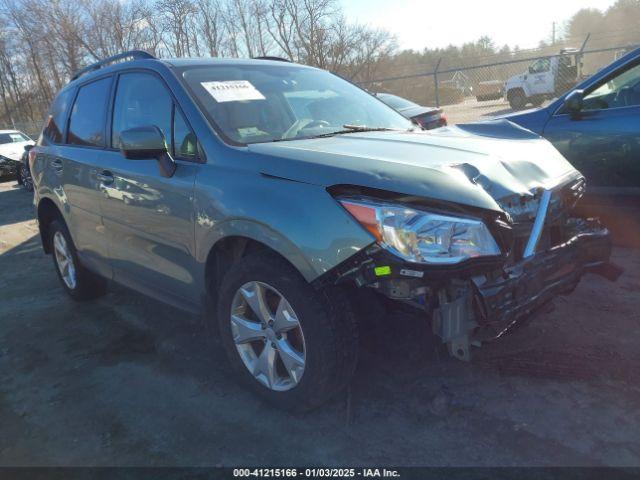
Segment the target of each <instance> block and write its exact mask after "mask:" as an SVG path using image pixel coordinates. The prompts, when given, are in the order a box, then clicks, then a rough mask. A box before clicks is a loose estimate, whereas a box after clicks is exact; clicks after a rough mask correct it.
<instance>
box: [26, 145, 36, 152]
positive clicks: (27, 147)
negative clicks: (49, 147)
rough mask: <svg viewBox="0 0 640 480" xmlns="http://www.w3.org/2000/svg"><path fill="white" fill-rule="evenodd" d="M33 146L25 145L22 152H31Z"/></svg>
mask: <svg viewBox="0 0 640 480" xmlns="http://www.w3.org/2000/svg"><path fill="white" fill-rule="evenodd" d="M34 146H35V145H25V146H24V151H25V152H28V151H29V150H31V149H32V148H33V147H34Z"/></svg>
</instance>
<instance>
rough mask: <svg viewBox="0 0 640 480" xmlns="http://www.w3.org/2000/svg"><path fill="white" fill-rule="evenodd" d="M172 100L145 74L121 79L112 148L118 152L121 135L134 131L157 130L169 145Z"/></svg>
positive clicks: (124, 75) (114, 117) (129, 75)
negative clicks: (135, 129)
mask: <svg viewBox="0 0 640 480" xmlns="http://www.w3.org/2000/svg"><path fill="white" fill-rule="evenodd" d="M172 108H173V100H172V98H171V95H169V92H167V89H166V88H165V86H164V84H163V83H162V81H161V80H160V79H158V77H156V76H155V75H151V74H148V73H125V74H123V75H121V76H120V80H119V81H118V89H117V90H116V100H115V105H114V108H113V131H112V135H111V146H112V147H113V148H120V132H122V131H124V130H128V129H130V128H135V127H148V126H150V125H155V126H157V127H158V128H159V129H160V131H161V132H162V133H163V134H164V138H165V141H166V143H167V145H170V144H171V109H172Z"/></svg>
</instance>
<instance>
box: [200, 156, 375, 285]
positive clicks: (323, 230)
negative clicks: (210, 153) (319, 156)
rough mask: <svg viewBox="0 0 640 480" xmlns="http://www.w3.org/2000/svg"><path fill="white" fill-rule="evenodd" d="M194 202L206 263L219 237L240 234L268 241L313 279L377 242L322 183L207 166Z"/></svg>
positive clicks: (201, 176)
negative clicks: (317, 183) (310, 182)
mask: <svg viewBox="0 0 640 480" xmlns="http://www.w3.org/2000/svg"><path fill="white" fill-rule="evenodd" d="M194 202H195V215H196V219H195V220H196V221H195V229H196V232H195V233H196V236H195V238H196V257H197V261H198V263H200V264H201V265H204V264H205V263H206V259H207V257H208V255H209V252H210V251H211V248H212V247H213V246H214V245H215V244H216V243H217V242H218V241H220V240H222V239H223V238H226V237H229V236H241V237H246V238H249V239H252V240H255V241H258V242H260V243H263V244H265V245H267V246H269V247H270V248H272V249H273V250H274V251H276V252H278V253H279V254H280V255H282V256H283V257H284V258H286V259H287V260H288V261H289V262H290V263H292V264H293V265H294V266H295V267H296V268H297V269H298V271H299V272H300V273H301V274H302V275H303V276H304V278H305V279H306V280H307V281H309V282H311V281H313V280H314V279H316V278H317V277H318V276H320V275H322V274H323V273H325V272H327V271H329V270H330V269H332V268H333V267H335V266H336V265H338V264H340V263H342V262H343V261H345V260H346V259H348V258H349V257H351V256H352V255H354V254H355V253H357V252H358V251H360V250H361V249H363V248H365V247H366V246H368V245H370V244H371V243H372V242H373V241H374V239H373V237H372V236H371V235H370V234H369V233H368V232H366V231H365V230H364V229H363V228H362V227H361V226H360V225H358V224H357V223H356V222H355V220H354V219H353V218H352V217H351V216H350V215H349V214H348V213H347V212H346V211H345V210H344V209H343V208H342V207H341V206H340V205H339V204H338V202H336V201H335V200H334V199H333V197H332V196H331V195H330V194H329V193H328V192H327V191H326V189H325V188H324V187H322V186H318V185H311V184H308V183H302V182H297V181H292V180H287V179H283V178H277V177H272V176H267V175H262V174H259V173H254V172H247V171H242V170H231V169H225V168H219V169H214V168H206V167H205V168H204V169H203V171H202V172H201V173H200V174H199V175H198V179H197V186H196V191H195V196H194Z"/></svg>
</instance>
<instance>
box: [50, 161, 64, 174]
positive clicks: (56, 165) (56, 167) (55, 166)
mask: <svg viewBox="0 0 640 480" xmlns="http://www.w3.org/2000/svg"><path fill="white" fill-rule="evenodd" d="M51 167H52V168H53V169H54V170H55V171H56V172H61V171H62V169H63V168H64V167H63V165H62V159H60V158H54V159H53V160H52V161H51Z"/></svg>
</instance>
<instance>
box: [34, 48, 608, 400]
mask: <svg viewBox="0 0 640 480" xmlns="http://www.w3.org/2000/svg"><path fill="white" fill-rule="evenodd" d="M127 59H129V60H130V61H123V60H127ZM289 99H296V100H295V102H297V105H296V107H295V108H294V107H292V105H291V104H290V103H289ZM296 112H299V113H297V114H296ZM297 115H303V116H297ZM29 162H30V166H31V172H32V174H33V179H34V185H35V193H34V204H35V205H36V207H37V218H38V226H39V229H40V236H41V240H42V245H43V247H44V251H45V252H46V253H49V254H52V257H53V263H54V265H53V266H54V268H55V270H56V272H57V274H58V277H59V279H60V282H61V285H62V287H63V289H64V290H65V291H66V292H67V293H68V294H69V295H70V296H71V297H72V298H74V299H75V300H87V299H90V298H94V297H96V296H98V295H100V294H102V293H103V292H104V287H105V279H109V280H113V281H116V282H118V283H121V284H123V285H126V286H128V287H130V288H132V289H134V290H137V291H140V292H142V293H144V294H147V295H149V296H151V297H154V298H156V299H158V300H159V301H163V302H167V303H170V304H173V305H175V306H177V307H180V308H183V309H185V310H188V311H192V312H205V325H206V327H207V329H208V331H209V334H210V335H217V337H218V338H219V342H214V343H212V346H211V348H223V349H224V351H225V352H226V355H227V357H228V360H229V362H230V365H231V367H232V369H233V375H234V376H235V377H236V378H237V379H238V380H240V381H242V382H244V383H245V384H246V385H248V386H249V387H250V388H251V389H253V390H254V391H255V392H256V393H258V394H259V395H261V396H263V397H264V398H265V399H267V400H268V401H270V402H272V403H273V404H274V405H277V406H279V407H281V408H287V409H293V410H304V409H309V408H312V407H314V406H317V405H319V404H320V403H322V402H324V401H325V400H327V399H328V398H329V397H331V396H332V395H335V394H336V393H337V392H339V391H340V390H341V389H343V388H344V387H345V386H346V385H347V383H348V382H349V380H350V378H351V376H352V375H353V374H354V372H355V371H356V369H355V367H356V360H357V357H358V355H357V349H358V335H359V334H358V329H359V328H369V327H368V326H367V324H366V322H367V320H368V318H367V317H364V318H362V324H361V325H359V324H358V322H357V321H356V313H355V312H356V311H357V309H358V308H359V307H361V306H362V304H363V303H366V304H376V303H378V301H379V300H380V299H381V298H382V299H384V300H385V301H384V302H379V304H380V308H381V309H382V308H385V305H387V304H393V305H396V306H401V307H402V308H408V307H412V308H414V309H415V312H416V314H417V316H418V317H419V318H420V319H421V320H420V321H424V322H430V323H431V326H432V328H433V331H434V333H435V334H437V335H438V336H439V337H440V338H441V339H442V341H443V342H445V343H446V344H447V346H448V348H449V351H450V353H451V355H453V356H454V357H456V358H458V359H462V360H469V358H470V355H471V346H472V345H475V346H479V345H480V344H481V343H482V342H484V341H487V340H490V339H494V338H497V337H499V336H501V335H502V333H504V331H505V330H506V329H508V328H509V327H510V326H512V325H514V323H516V322H517V321H519V320H522V319H523V318H525V317H526V316H527V315H528V314H529V313H530V312H532V311H535V310H536V309H538V308H539V307H541V306H542V305H543V304H544V303H545V302H547V301H549V300H551V299H552V298H553V297H555V296H556V295H558V294H560V293H566V292H567V291H571V290H572V289H573V288H574V287H575V285H576V284H577V283H578V282H579V280H580V278H581V276H582V275H583V274H584V273H585V272H587V271H595V272H598V271H600V272H601V273H605V274H606V272H607V271H611V268H608V270H607V269H606V267H607V266H608V265H609V264H608V261H609V255H610V248H611V246H610V240H609V233H608V231H607V230H606V229H604V228H602V227H601V226H600V225H599V224H598V223H597V221H593V220H588V219H585V218H582V217H577V216H576V215H574V212H573V207H574V205H575V203H576V202H577V201H578V200H579V198H580V196H581V195H582V193H583V190H584V181H583V177H582V175H581V174H580V173H579V172H578V171H577V170H576V169H575V168H573V167H572V166H571V165H570V164H569V163H568V162H567V161H566V160H565V159H564V158H562V156H561V155H560V154H559V153H558V152H557V151H556V150H555V149H554V148H553V147H552V146H551V144H549V142H547V141H546V140H544V139H541V138H539V137H538V136H537V135H534V134H532V133H531V132H528V131H526V130H524V129H520V128H516V127H514V126H513V125H512V124H510V123H509V122H502V123H500V124H493V125H491V128H490V129H487V128H486V126H484V125H481V124H479V125H469V126H466V127H464V128H457V127H446V128H441V129H437V130H433V131H428V132H427V131H423V130H422V129H419V128H417V127H416V126H415V125H414V124H412V123H411V122H410V121H409V120H407V119H406V118H404V117H403V116H402V115H400V114H399V113H398V112H397V111H395V110H394V109H392V108H390V107H388V106H387V105H385V104H384V103H383V102H381V101H379V100H377V99H375V98H373V97H372V96H371V95H370V94H368V93H367V92H365V91H363V90H362V89H360V88H358V87H357V86H355V85H353V84H351V83H349V82H347V81H345V80H343V79H341V78H340V77H338V76H335V75H332V74H331V73H329V72H326V71H323V70H319V69H316V68H312V67H308V66H303V65H296V64H292V63H289V62H285V61H272V60H258V59H253V60H240V59H236V60H228V59H227V60H221V59H155V58H154V57H152V56H151V55H149V54H147V53H145V52H128V53H125V54H122V55H118V56H116V57H112V58H109V59H107V60H105V61H103V62H100V63H98V64H96V65H91V66H90V67H88V68H87V69H85V70H84V71H83V72H81V73H80V74H77V75H76V76H75V77H74V80H73V81H72V82H71V83H69V84H68V85H67V86H65V87H64V88H63V89H62V91H61V92H59V93H58V94H57V96H56V98H55V99H54V102H53V105H52V107H51V110H50V112H49V114H48V119H47V121H46V122H45V127H44V129H43V132H42V134H41V135H40V139H39V141H38V145H37V146H36V147H34V148H33V149H32V150H31V152H29ZM129 186H133V188H129ZM105 187H108V188H105ZM116 191H118V193H116ZM603 268H605V270H603ZM610 276H611V275H610Z"/></svg>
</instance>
